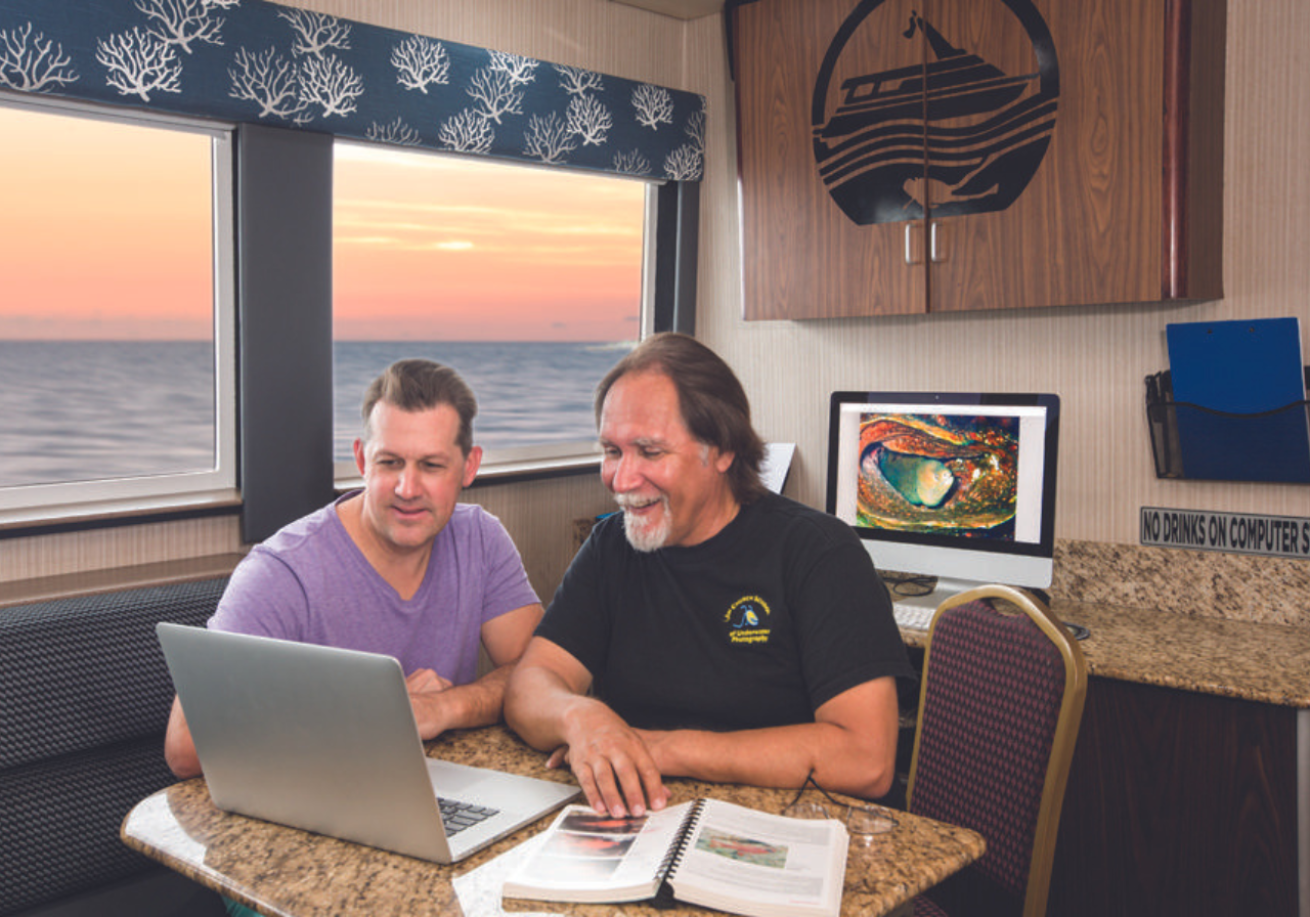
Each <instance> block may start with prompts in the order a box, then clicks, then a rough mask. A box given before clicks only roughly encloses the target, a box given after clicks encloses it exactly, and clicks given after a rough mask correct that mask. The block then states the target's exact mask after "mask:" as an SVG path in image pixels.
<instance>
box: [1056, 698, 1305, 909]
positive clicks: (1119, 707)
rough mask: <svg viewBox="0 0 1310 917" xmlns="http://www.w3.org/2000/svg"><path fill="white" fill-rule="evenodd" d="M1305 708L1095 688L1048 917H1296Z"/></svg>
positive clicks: (1069, 793) (1068, 795)
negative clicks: (1300, 719) (1301, 713)
mask: <svg viewBox="0 0 1310 917" xmlns="http://www.w3.org/2000/svg"><path fill="white" fill-rule="evenodd" d="M1296 743H1297V710H1296V709H1295V708H1292V707H1279V706H1274V705H1271V704H1260V703H1253V702H1251V701H1245V700H1238V699H1234V698H1228V697H1218V696H1215V695H1208V694H1197V693H1193V692H1189V691H1179V690H1174V689H1170V688H1160V687H1155V686H1152V685H1141V684H1133V683H1129V682H1122V681H1115V680H1112V679H1105V678H1096V677H1093V678H1092V679H1090V684H1089V686H1088V690H1087V706H1086V708H1085V710H1084V713H1083V723H1082V729H1081V731H1080V732H1079V735H1078V746H1077V750H1076V752H1075V753H1074V760H1073V767H1072V768H1071V770H1070V774H1069V784H1068V788H1067V789H1066V791H1065V798H1064V810H1063V813H1062V814H1061V818H1060V833H1059V838H1058V840H1057V842H1056V848H1055V868H1054V872H1053V874H1052V877H1051V893H1050V899H1049V901H1048V904H1047V913H1049V914H1060V915H1062V917H1084V915H1086V917H1092V915H1096V917H1137V915H1143V917H1145V915H1151V917H1156V915H1160V914H1186V915H1189V917H1231V915H1235V914H1259V915H1261V917H1295V915H1296V914H1297V906H1298V905H1297V888H1298V885H1297V883H1298V877H1297V844H1298V840H1297V828H1296V817H1297V816H1296V812H1297V775H1296V767H1297V764H1296V760H1297V759H1296Z"/></svg>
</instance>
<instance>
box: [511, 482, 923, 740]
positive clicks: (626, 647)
mask: <svg viewBox="0 0 1310 917" xmlns="http://www.w3.org/2000/svg"><path fill="white" fill-rule="evenodd" d="M537 634H538V635H540V636H542V637H545V638H547V639H548V640H550V641H552V642H554V643H556V644H558V645H559V646H560V647H562V648H563V649H565V650H567V651H568V652H569V653H571V654H572V655H573V656H574V657H575V658H576V659H577V660H578V661H579V662H581V663H582V664H583V665H584V666H585V667H586V668H587V670H588V671H589V672H590V673H591V674H592V676H593V678H594V679H595V681H596V690H597V694H598V696H600V697H601V698H602V699H604V700H605V702H606V703H608V704H609V705H610V706H611V707H612V708H613V709H614V710H615V712H617V713H618V714H619V715H620V716H622V717H623V718H624V719H625V720H626V721H627V722H628V723H629V724H631V725H633V726H637V727H642V728H653V729H675V728H697V729H714V730H721V731H727V730H736V729H750V728H760V727H766V726H779V725H786V724H791V723H804V722H812V721H813V719H814V711H815V710H816V709H818V708H819V707H820V706H822V705H823V704H824V703H826V702H827V701H829V700H831V699H832V698H834V697H836V696H837V695H838V694H841V693H842V692H843V691H846V690H847V689H849V688H853V687H855V686H856V685H860V684H863V683H864V682H866V681H869V680H871V679H874V678H880V677H882V676H887V675H891V676H898V677H913V670H912V669H911V668H910V664H909V659H908V657H907V655H906V652H905V645H904V644H903V643H902V642H901V638H900V632H899V631H898V630H897V629H896V624H895V621H894V620H893V618H892V613H891V601H890V599H889V597H888V594H887V589H886V587H885V586H884V585H883V584H882V581H881V580H880V579H879V578H878V575H877V573H876V571H875V570H874V568H873V562H872V560H871V559H870V558H869V555H868V552H867V551H865V549H864V547H863V546H862V545H861V544H860V541H859V538H858V537H857V536H856V535H855V533H854V532H853V531H852V530H851V528H850V526H848V525H847V524H846V523H844V522H842V521H840V520H838V519H836V518H835V517H833V516H830V515H828V514H826V513H821V512H819V511H817V510H814V509H811V508H809V507H807V506H804V505H802V504H800V503H796V502H795V501H792V500H788V499H786V498H784V497H781V496H778V495H776V494H768V495H766V496H764V497H762V498H760V499H759V500H756V501H755V502H753V503H751V504H749V505H747V506H744V507H742V509H741V511H740V512H739V513H738V514H737V516H736V518H735V519H733V520H732V522H730V523H729V524H728V525H727V526H725V527H724V529H723V530H722V531H720V532H719V533H718V534H717V535H715V536H714V537H713V538H711V539H710V540H708V541H706V542H703V543H701V544H699V545H695V546H692V547H685V548H684V547H671V548H663V549H660V550H658V551H653V552H649V553H641V552H639V551H636V550H634V549H633V548H632V547H631V546H630V545H629V544H628V542H627V539H626V537H625V536H624V532H623V519H622V514H617V513H616V514H615V515H613V516H610V517H608V518H606V519H604V520H602V521H601V522H600V523H599V524H598V525H597V526H596V528H595V529H594V530H593V531H592V534H591V537H590V538H589V539H588V540H587V542H586V544H584V545H583V547H582V549H581V550H580V551H579V552H578V555H577V557H576V558H575V559H574V561H573V563H572V565H570V567H569V569H568V571H567V572H566V573H565V575H564V580H563V582H562V583H561V584H560V587H559V589H558V590H557V591H556V593H555V597H554V599H553V600H552V601H551V604H550V608H549V609H548V610H547V612H546V616H545V618H543V619H542V622H541V624H540V625H539V626H538V628H537Z"/></svg>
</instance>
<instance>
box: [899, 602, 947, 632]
mask: <svg viewBox="0 0 1310 917" xmlns="http://www.w3.org/2000/svg"><path fill="white" fill-rule="evenodd" d="M936 613H937V609H935V608H929V607H927V606H926V605H909V604H906V603H901V602H892V616H893V617H894V618H896V626H897V627H904V628H906V629H907V630H927V629H928V627H929V625H931V624H932V616H933V615H934V614H936Z"/></svg>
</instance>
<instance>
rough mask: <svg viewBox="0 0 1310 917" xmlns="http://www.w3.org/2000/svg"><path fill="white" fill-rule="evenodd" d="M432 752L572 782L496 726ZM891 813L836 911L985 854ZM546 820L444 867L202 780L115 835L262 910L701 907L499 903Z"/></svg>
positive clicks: (636, 910)
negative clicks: (303, 825)
mask: <svg viewBox="0 0 1310 917" xmlns="http://www.w3.org/2000/svg"><path fill="white" fill-rule="evenodd" d="M428 754H429V755H439V756H441V757H444V758H448V759H449V760H452V761H458V762H460V763H464V764H472V765H476V766H482V767H492V768H497V769H500V770H506V771H512V772H516V773H527V774H531V775H533V776H537V777H541V778H543V779H547V780H557V781H561V782H570V781H571V780H572V775H571V774H569V773H568V772H567V771H565V772H560V771H555V770H547V769H546V767H545V764H544V762H545V756H543V755H541V754H540V753H538V752H535V751H533V750H532V749H530V748H528V747H527V746H526V745H525V744H523V743H522V742H521V741H520V740H519V739H518V738H517V737H516V736H515V735H514V734H513V733H511V732H510V731H509V730H508V729H506V728H505V727H503V726H494V727H489V728H486V729H477V730H468V731H464V732H459V733H454V734H451V735H447V736H442V737H441V738H439V739H437V740H436V741H434V742H431V743H428ZM669 787H670V789H671V790H672V792H673V800H672V801H673V802H674V803H677V802H683V801H686V800H689V799H694V798H698V797H700V796H713V797H715V798H719V799H726V800H728V801H730V802H735V803H737V804H739V805H745V806H752V807H754V808H758V809H763V810H766V811H771V812H780V811H781V810H782V809H783V808H784V807H785V806H786V805H787V804H788V803H790V802H791V801H792V799H793V797H794V796H795V791H794V790H769V789H758V788H752V787H741V786H724V785H716V784H707V783H700V782H696V781H688V780H671V781H669ZM891 814H892V817H893V818H894V819H895V820H896V822H897V825H896V827H895V828H894V829H893V830H892V831H890V832H889V833H886V834H880V835H874V836H871V837H859V836H853V837H852V840H851V846H850V851H849V858H848V861H847V867H846V888H845V893H844V896H843V901H842V914H843V915H844V917H846V915H850V917H854V915H882V914H893V913H901V910H902V908H903V907H904V906H905V905H906V903H907V902H909V901H910V900H911V899H913V897H914V896H915V895H917V894H919V893H920V892H921V891H923V890H924V889H926V888H928V887H930V886H932V885H934V884H936V883H937V882H940V881H941V880H942V879H944V878H946V877H947V876H949V875H950V874H952V873H954V872H956V871H957V870H959V869H961V868H963V867H964V866H966V865H968V864H969V863H971V862H973V861H974V860H976V859H977V858H978V857H980V856H981V855H982V853H983V850H984V842H983V839H982V838H981V837H980V836H979V835H978V834H976V833H974V832H972V831H969V830H967V829H964V828H957V827H954V826H951V825H947V824H944V823H942V822H938V821H934V820H932V819H928V818H921V817H918V816H914V815H909V814H907V813H905V812H899V811H897V812H892V813H891ZM549 822H550V820H549V819H544V820H542V821H539V822H537V823H536V824H535V825H532V826H529V827H528V828H524V829H522V830H520V831H519V832H517V833H515V834H513V835H511V836H510V837H508V838H506V839H504V840H502V841H500V842H498V843H496V844H494V845H492V846H491V847H489V848H487V849H486V850H483V851H482V852H480V853H478V854H475V855H474V856H473V857H471V858H469V859H467V860H465V861H463V862H461V863H458V864H455V865H453V866H442V865H438V864H434V863H428V862H425V861H422V860H417V859H412V858H410V857H407V856H401V855H399V854H394V853H388V852H386V851H383V850H377V849H374V848H371V847H365V846H361V845H358V844H353V843H350V842H347V841H341V840H337V839H334V838H330V837H324V836H322V835H318V834H312V833H309V832H305V831H299V830H296V829H294V828H287V827H283V826H281V825H275V824H271V823H268V822H263V821H259V820H257V819H251V818H246V817H244V816H240V815H233V814H229V813H225V812H222V811H220V810H219V809H218V808H217V807H215V805H214V803H213V802H212V800H211V799H210V797H209V792H208V789H207V787H206V785H205V781H204V779H203V778H200V777H198V778H195V779H193V780H187V781H183V782H181V783H178V784H175V785H173V786H171V787H168V788H166V789H163V790H160V791H159V792H157V793H155V794H154V795H152V796H149V797H147V798H146V799H145V800H143V801H142V802H141V803H139V804H138V805H137V806H136V807H135V808H133V810H132V811H131V812H130V813H128V815H127V817H126V818H125V819H124V820H123V824H122V829H121V837H122V839H123V841H124V843H125V844H127V846H129V847H131V848H132V849H134V850H137V851H139V852H141V853H144V854H146V855H147V856H149V857H152V858H153V859H156V860H158V861H160V862H162V863H164V864H165V865H166V866H169V867H170V868H172V869H174V870H176V871H178V872H180V873H182V874H183V875H186V876H188V877H189V878H191V879H193V880H195V881H197V882H199V883H200V884H202V885H205V886H207V887H209V888H212V889H214V890H215V891H219V892H221V893H222V894H225V895H227V896H229V897H230V898H233V899H235V900H237V901H240V902H241V903H243V904H246V905H248V906H250V907H253V908H255V909H256V910H258V911H259V912H260V913H262V914H265V915H267V917H284V915H286V917H292V915H294V917H327V915H342V917H345V915H351V914H360V915H365V914H367V915H371V917H381V915H387V914H397V915H400V914H403V915H409V917H422V915H462V917H487V915H500V914H510V915H513V914H534V915H539V914H545V913H551V914H558V915H564V917H572V915H578V917H601V915H605V917H608V915H613V914H617V913H623V914H626V915H639V917H654V915H656V914H660V915H684V914H702V913H706V912H704V911H701V910H700V909H697V908H691V907H683V908H675V909H673V910H667V909H659V910H657V909H656V908H654V907H652V906H650V905H647V904H636V905H621V906H620V905H613V904H609V905H596V904H590V905H582V904H576V905H575V904H565V905H561V904H556V903H551V904H545V903H541V902H529V901H508V900H502V898H501V895H500V886H501V883H502V882H503V881H504V877H505V876H506V874H507V873H508V871H509V870H510V869H511V868H512V867H513V866H514V865H515V863H516V862H517V861H518V859H519V858H520V857H521V856H522V855H523V853H524V849H523V847H522V842H523V841H524V840H526V839H527V838H529V837H531V836H532V835H533V834H535V833H537V832H539V831H540V830H542V829H543V828H545V827H546V826H547V825H548V824H549Z"/></svg>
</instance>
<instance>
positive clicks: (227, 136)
mask: <svg viewBox="0 0 1310 917" xmlns="http://www.w3.org/2000/svg"><path fill="white" fill-rule="evenodd" d="M0 105H3V106H5V107H12V108H19V109H23V110H26V111H30V112H37V113H42V114H51V115H58V116H62V117H79V118H86V119H89V120H93V121H105V122H110V123H114V124H125V125H134V126H140V127H144V128H150V129H155V130H161V129H162V130H174V131H180V132H185V133H191V134H199V135H202V136H208V137H209V138H210V175H211V180H212V186H211V200H212V206H213V210H212V216H213V224H212V228H211V232H212V238H213V251H212V253H211V254H212V271H213V319H212V322H213V324H212V329H213V341H212V343H213V355H214V424H215V430H214V434H215V448H214V453H215V468H213V469H211V470H206V471H190V472H177V473H167V474H157V475H143V476H140V477H127V478H100V479H96V480H89V481H65V482H56V483H49V484H24V485H13V486H5V487H0V524H3V523H6V522H10V521H23V520H26V521H31V520H33V519H36V518H44V517H46V516H49V517H52V518H60V519H64V518H67V517H69V516H70V515H72V516H79V515H84V514H85V513H86V510H87V508H88V506H89V505H91V506H94V505H112V506H121V505H125V504H127V505H133V506H135V507H137V508H138V509H143V508H158V507H160V506H162V505H165V504H167V503H171V502H176V501H178V500H182V501H194V502H196V503H199V504H203V505H205V506H209V507H213V506H216V505H225V504H230V503H233V502H235V501H236V500H237V499H238V493H237V481H238V461H237V437H238V417H237V406H236V402H237V399H236V373H237V341H236V321H235V315H236V294H235V283H234V279H235V263H236V262H235V225H236V224H235V220H236V215H235V212H234V206H233V196H232V188H233V182H234V161H235V159H234V133H235V128H234V126H233V125H231V124H226V123H222V122H212V121H202V120H199V119H196V118H188V117H181V116H173V115H162V114H157V113H154V112H149V111H137V110H135V109H119V108H111V107H108V106H103V105H96V104H92V103H86V102H73V101H68V100H65V99H58V98H50V97H36V98H34V97H32V96H31V95H29V94H18V93H12V92H0Z"/></svg>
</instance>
